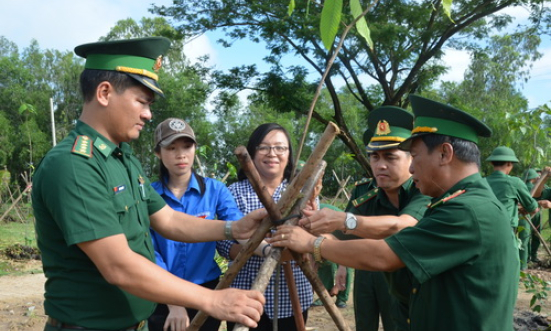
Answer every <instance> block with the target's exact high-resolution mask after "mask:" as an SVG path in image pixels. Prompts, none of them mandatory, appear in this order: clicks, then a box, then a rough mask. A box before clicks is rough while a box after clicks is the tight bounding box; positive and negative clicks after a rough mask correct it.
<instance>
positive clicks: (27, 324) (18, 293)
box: [0, 261, 551, 331]
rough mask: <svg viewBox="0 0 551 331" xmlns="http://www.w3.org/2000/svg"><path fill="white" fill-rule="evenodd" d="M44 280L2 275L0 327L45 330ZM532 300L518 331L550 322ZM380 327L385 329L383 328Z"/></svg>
mask: <svg viewBox="0 0 551 331" xmlns="http://www.w3.org/2000/svg"><path fill="white" fill-rule="evenodd" d="M20 269H21V270H22V271H24V270H37V269H40V262H39V261H26V262H21V267H20ZM528 272H529V273H531V274H534V275H537V276H538V277H539V278H541V279H543V280H546V281H551V269H549V267H548V266H546V267H545V268H542V267H537V266H532V268H530V269H529V270H528ZM44 281H45V277H44V275H43V274H42V273H35V274H24V275H20V276H2V277H0V330H3V331H4V330H5V331H42V330H44V322H45V320H46V315H45V314H44V306H43V299H44ZM531 299H532V294H531V293H527V292H526V290H525V288H524V285H522V283H521V284H519V294H518V301H517V310H518V311H517V313H515V316H516V317H518V318H520V319H521V323H519V325H520V324H522V323H525V324H526V325H527V326H526V328H525V329H522V328H521V327H520V326H517V330H530V331H532V330H538V327H539V326H538V324H539V323H540V321H543V322H544V323H549V322H550V321H551V305H550V304H549V302H548V300H546V301H545V302H544V305H543V306H542V311H541V313H540V314H534V313H532V312H531V310H530V300H531ZM340 311H341V313H342V314H343V316H344V318H345V319H346V320H347V321H348V323H349V326H350V328H351V330H354V329H355V325H354V308H353V302H352V298H350V299H349V302H348V307H346V308H342V309H340ZM307 326H308V329H309V330H317V331H334V330H337V328H336V327H335V325H334V323H333V321H332V320H331V317H330V316H329V315H328V314H327V312H326V311H325V308H324V307H312V308H310V311H309V317H308V325H307ZM379 330H382V327H381V328H380V329H379ZM540 330H545V327H541V329H540Z"/></svg>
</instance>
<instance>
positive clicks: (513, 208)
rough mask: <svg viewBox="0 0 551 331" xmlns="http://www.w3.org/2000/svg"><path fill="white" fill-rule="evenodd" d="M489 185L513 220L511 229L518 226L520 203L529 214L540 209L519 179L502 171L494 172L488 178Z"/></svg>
mask: <svg viewBox="0 0 551 331" xmlns="http://www.w3.org/2000/svg"><path fill="white" fill-rule="evenodd" d="M486 180H487V181H488V184H490V187H491V188H492V191H494V194H495V195H496V197H497V199H498V200H499V201H501V203H502V204H503V205H504V206H505V208H506V209H507V215H509V217H508V218H506V219H510V220H511V227H513V228H516V227H517V226H518V204H519V203H520V204H521V205H522V206H523V207H524V209H526V211H528V212H533V211H534V210H536V208H538V203H537V202H536V200H534V198H532V196H531V195H530V192H529V191H528V188H527V187H526V184H524V182H523V181H522V180H521V179H520V178H518V177H513V176H509V175H506V174H504V173H503V172H501V171H494V172H493V173H492V174H491V175H490V176H488V177H486Z"/></svg>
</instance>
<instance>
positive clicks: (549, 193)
mask: <svg viewBox="0 0 551 331" xmlns="http://www.w3.org/2000/svg"><path fill="white" fill-rule="evenodd" d="M529 171H533V172H534V173H535V175H536V177H535V178H534V174H533V173H529V174H528V176H527V180H528V181H527V183H526V186H528V189H529V190H530V191H532V189H533V187H534V184H535V183H536V181H537V180H539V177H540V176H545V179H544V180H542V182H541V185H540V186H539V187H538V188H537V189H536V190H535V191H534V198H535V199H536V200H537V201H538V205H539V206H540V212H539V213H537V214H536V215H534V217H532V223H533V224H534V226H535V227H536V228H537V229H538V231H541V214H542V213H543V212H544V211H545V210H547V209H549V208H551V201H550V200H551V188H549V187H547V185H545V181H546V179H547V178H549V174H550V173H551V169H550V168H545V171H544V172H542V171H539V172H538V171H537V170H534V169H530V170H529ZM532 230H533V229H532ZM531 240H532V242H531V244H530V261H532V262H534V263H540V262H541V261H540V260H539V259H538V249H539V247H540V244H541V243H540V239H539V238H538V236H537V235H536V234H535V232H534V231H532V238H531Z"/></svg>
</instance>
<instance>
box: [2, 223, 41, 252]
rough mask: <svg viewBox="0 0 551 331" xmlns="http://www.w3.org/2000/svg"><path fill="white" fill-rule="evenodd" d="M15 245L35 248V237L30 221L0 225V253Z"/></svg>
mask: <svg viewBox="0 0 551 331" xmlns="http://www.w3.org/2000/svg"><path fill="white" fill-rule="evenodd" d="M15 244H20V245H25V246H31V247H36V235H35V232H34V224H33V222H32V221H27V222H25V223H21V222H9V223H1V224H0V251H2V252H3V251H4V250H5V249H6V248H7V247H10V246H13V245H15Z"/></svg>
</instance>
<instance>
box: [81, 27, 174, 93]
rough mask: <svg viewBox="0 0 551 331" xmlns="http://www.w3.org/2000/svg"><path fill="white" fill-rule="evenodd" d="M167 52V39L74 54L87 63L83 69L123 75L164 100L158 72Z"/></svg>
mask: <svg viewBox="0 0 551 331" xmlns="http://www.w3.org/2000/svg"><path fill="white" fill-rule="evenodd" d="M169 48H170V40H168V39H167V38H163V37H148V38H137V39H125V40H113V41H105V42H96V43H89V44H84V45H80V46H77V47H75V54H77V55H78V56H80V57H83V58H85V59H86V64H85V65H84V68H85V69H95V70H109V71H117V72H122V73H126V74H128V75H129V76H130V77H132V78H134V79H135V80H137V81H138V82H140V83H142V84H143V85H145V86H146V87H148V88H150V89H151V90H153V92H155V93H157V94H159V95H161V96H163V97H164V94H163V91H162V90H161V88H160V87H159V84H158V83H157V81H158V80H159V76H158V75H157V71H159V69H160V68H161V66H162V59H163V55H164V54H165V53H166V51H167V50H168V49H169Z"/></svg>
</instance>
